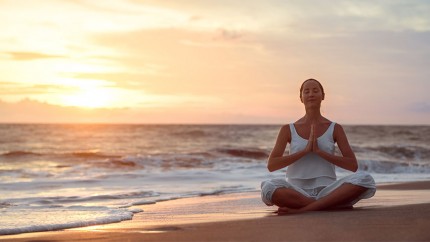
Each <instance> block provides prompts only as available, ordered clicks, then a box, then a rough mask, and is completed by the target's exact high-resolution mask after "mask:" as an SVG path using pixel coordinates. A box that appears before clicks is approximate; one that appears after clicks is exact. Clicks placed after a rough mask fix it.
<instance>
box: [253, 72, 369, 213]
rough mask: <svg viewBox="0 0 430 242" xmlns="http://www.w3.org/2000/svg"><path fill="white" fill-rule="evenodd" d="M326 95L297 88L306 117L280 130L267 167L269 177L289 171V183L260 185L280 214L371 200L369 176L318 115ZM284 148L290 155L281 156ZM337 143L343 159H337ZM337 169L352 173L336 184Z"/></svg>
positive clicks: (312, 87) (306, 86)
mask: <svg viewBox="0 0 430 242" xmlns="http://www.w3.org/2000/svg"><path fill="white" fill-rule="evenodd" d="M324 97H325V94H324V89H323V87H322V85H321V83H320V82H318V81H317V80H315V79H308V80H306V81H304V82H303V84H302V86H301V88H300V100H301V102H302V103H303V104H304V106H305V110H306V114H305V116H304V117H302V118H300V119H299V120H297V121H296V122H295V123H291V124H287V125H284V126H282V128H281V129H280V131H279V134H278V138H277V140H276V144H275V147H274V148H273V150H272V152H271V154H270V156H269V159H268V162H267V168H268V169H269V171H271V172H272V171H276V170H279V169H282V168H284V167H288V168H287V179H284V178H283V179H271V180H267V181H263V182H262V183H261V197H262V200H263V202H264V203H265V204H266V205H268V206H273V205H276V206H278V207H279V208H278V214H279V215H285V214H291V213H300V212H306V211H315V210H325V209H332V208H347V207H349V208H350V207H352V205H354V204H355V203H357V202H358V201H359V200H361V199H364V198H370V197H372V196H373V195H374V194H375V191H376V186H375V181H374V180H373V178H372V176H371V175H370V174H368V173H366V172H362V171H359V172H357V169H358V164H357V159H356V158H355V155H354V152H353V151H352V149H351V147H350V145H349V143H348V139H347V137H346V135H345V132H344V130H343V128H342V126H341V125H339V124H337V123H335V122H332V121H330V120H328V119H327V118H325V117H323V116H322V115H321V102H322V101H323V100H324ZM287 143H289V144H290V152H289V154H288V155H284V151H285V148H286V146H287ZM335 143H337V145H338V147H339V150H340V151H341V153H342V156H336V155H335V152H334V151H335ZM335 166H339V167H341V168H343V169H346V170H349V171H352V172H354V173H353V174H351V175H349V176H346V177H344V178H341V179H339V180H337V179H336V173H335Z"/></svg>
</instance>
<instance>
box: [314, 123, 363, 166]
mask: <svg viewBox="0 0 430 242" xmlns="http://www.w3.org/2000/svg"><path fill="white" fill-rule="evenodd" d="M333 139H334V141H335V142H336V143H337V146H338V147H339V149H340V152H341V153H342V156H335V155H332V154H329V153H327V152H325V151H323V150H320V149H319V148H318V142H316V138H314V148H313V150H314V152H315V153H317V154H318V155H319V156H321V157H322V158H324V159H326V160H327V161H329V162H330V163H332V164H334V165H336V166H339V167H341V168H343V169H346V170H349V171H352V172H356V171H357V169H358V164H357V158H355V154H354V152H353V151H352V149H351V146H350V145H349V142H348V139H347V137H346V134H345V131H344V130H343V128H342V126H341V125H340V124H336V126H335V127H334V132H333Z"/></svg>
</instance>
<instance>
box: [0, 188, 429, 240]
mask: <svg viewBox="0 0 430 242" xmlns="http://www.w3.org/2000/svg"><path fill="white" fill-rule="evenodd" d="M138 207H139V208H141V209H143V210H144V212H142V213H138V214H136V215H135V216H134V218H133V220H130V221H124V222H121V223H115V224H107V225H100V226H91V227H83V228H76V229H67V230H61V231H52V232H39V233H25V234H19V235H8V236H2V237H0V240H8V241H84V240H85V241H88V240H90V241H429V240H430V231H429V230H428V228H429V227H430V181H425V182H411V183H399V184H389V185H382V186H379V187H378V191H377V193H376V195H375V197H373V198H371V199H368V200H363V201H360V202H359V203H358V204H357V205H356V206H355V207H354V209H350V210H338V211H319V212H310V213H306V214H299V215H290V216H277V215H275V214H274V213H273V212H274V211H275V207H267V206H265V205H264V204H263V203H262V202H261V201H260V195H259V193H258V192H248V193H236V194H223V195H217V196H202V197H193V198H184V199H178V200H171V201H166V202H159V203H157V204H152V205H142V206H138Z"/></svg>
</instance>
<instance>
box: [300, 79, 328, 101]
mask: <svg viewBox="0 0 430 242" xmlns="http://www.w3.org/2000/svg"><path fill="white" fill-rule="evenodd" d="M307 81H315V82H316V83H318V86H320V88H321V93H322V95H323V98H324V96H325V93H324V88H323V86H322V85H321V83H320V82H319V81H317V80H315V79H313V78H310V79H307V80H306V81H304V82H303V83H302V86H301V87H300V99H302V92H303V86H304V85H305V83H306V82H307Z"/></svg>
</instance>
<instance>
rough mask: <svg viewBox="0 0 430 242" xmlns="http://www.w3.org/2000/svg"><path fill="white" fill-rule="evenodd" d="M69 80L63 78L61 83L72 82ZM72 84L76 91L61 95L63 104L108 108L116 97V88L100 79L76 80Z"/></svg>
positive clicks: (113, 103)
mask: <svg viewBox="0 0 430 242" xmlns="http://www.w3.org/2000/svg"><path fill="white" fill-rule="evenodd" d="M70 81H71V80H67V81H66V80H63V83H67V82H69V84H72V83H70ZM72 85H73V86H74V87H76V88H77V90H76V91H74V92H72V93H68V94H64V95H61V103H62V105H64V106H75V107H82V108H108V107H112V106H114V105H115V103H116V101H117V99H118V97H117V96H118V95H117V92H116V89H115V88H113V87H110V86H107V85H106V83H105V82H104V81H101V80H85V81H84V80H80V81H77V80H76V82H74V83H73V84H72Z"/></svg>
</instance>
